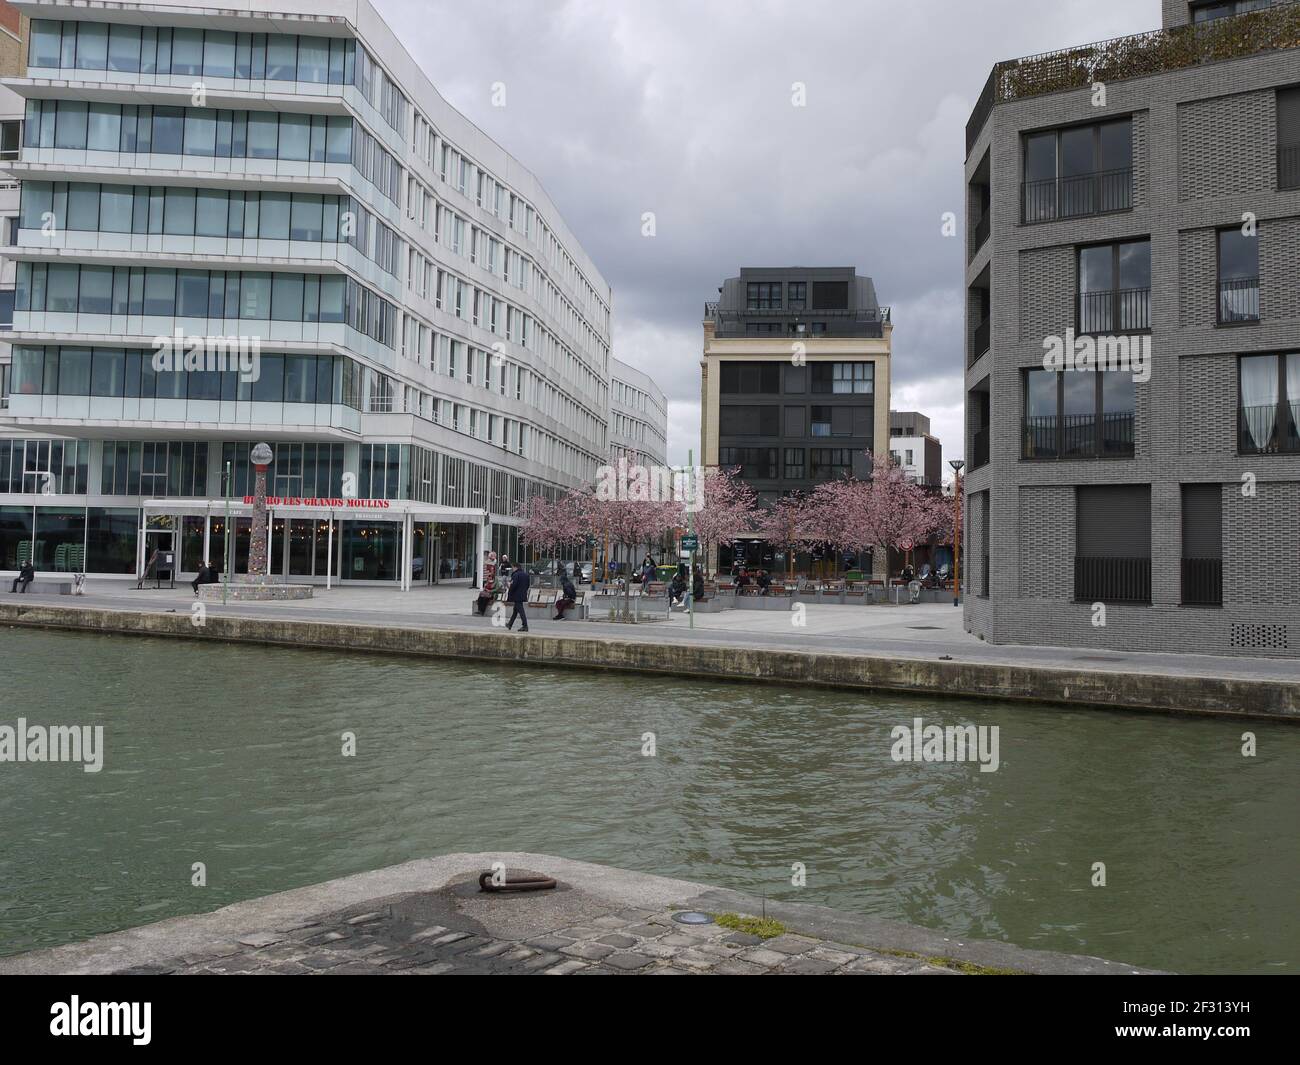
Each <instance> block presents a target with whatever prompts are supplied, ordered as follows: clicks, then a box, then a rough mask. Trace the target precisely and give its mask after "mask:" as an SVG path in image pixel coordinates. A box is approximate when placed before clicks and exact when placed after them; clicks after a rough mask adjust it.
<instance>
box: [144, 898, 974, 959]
mask: <svg viewBox="0 0 1300 1065" xmlns="http://www.w3.org/2000/svg"><path fill="white" fill-rule="evenodd" d="M454 894H455V893H454V892H453V893H448V892H445V891H444V892H430V893H423V894H422V895H415V896H407V897H405V898H403V899H398V900H395V901H393V902H390V903H388V904H384V905H379V906H377V908H374V909H370V910H365V911H356V910H345V911H342V912H340V913H335V914H330V915H324V916H322V917H321V918H320V920H318V921H312V922H311V923H308V924H303V925H300V926H298V927H295V928H287V929H284V930H282V931H276V932H258V933H254V934H251V935H248V936H245V937H243V938H241V939H238V940H233V941H230V942H224V943H214V944H212V945H211V946H209V947H207V948H205V949H203V950H200V951H198V952H196V953H194V954H187V955H185V956H183V957H179V958H172V959H168V960H165V961H162V962H159V963H156V964H147V965H137V966H133V967H131V968H126V969H121V970H118V972H119V973H122V974H164V973H171V974H176V975H206V974H212V975H220V976H227V975H255V976H258V975H318V976H319V975H324V976H342V975H370V974H379V975H399V976H431V975H439V974H464V975H492V974H518V975H536V974H542V975H547V976H568V975H591V976H594V975H598V974H607V975H628V974H636V975H641V976H689V975H692V974H695V975H700V974H721V975H732V976H747V975H755V976H758V975H764V974H774V973H776V974H790V975H822V974H830V973H834V974H843V975H871V974H876V975H881V974H917V975H922V974H936V975H937V974H946V975H956V971H955V970H953V969H948V968H942V967H938V966H935V965H932V964H929V963H928V962H927V961H925V960H924V959H920V958H908V957H898V956H895V955H889V954H882V953H878V952H875V951H871V950H866V949H864V948H862V947H856V946H849V945H847V944H843V943H833V942H828V941H824V940H820V939H814V938H809V937H806V936H801V935H796V934H790V933H787V934H785V935H781V936H778V937H776V938H773V939H760V938H759V937H758V936H754V935H749V934H746V933H741V932H735V931H731V930H729V929H726V928H723V927H721V926H719V925H716V924H713V925H702V926H687V925H682V924H678V923H676V922H674V921H673V920H672V916H671V913H672V911H669V910H663V911H659V912H655V911H652V910H638V909H631V910H609V911H608V912H605V913H603V914H601V915H599V916H595V917H588V918H587V919H585V920H584V922H583V923H581V924H576V925H565V926H563V927H559V928H556V929H554V930H548V931H546V932H544V933H541V934H535V935H525V936H524V937H523V938H504V937H501V936H496V935H491V934H486V933H485V931H483V929H482V926H481V925H480V926H478V927H477V929H476V928H475V927H474V925H475V922H473V921H468V920H466V919H465V918H464V916H463V915H461V914H459V913H457V912H456V904H455V900H454V898H452V897H451V896H452V895H454ZM461 894H462V895H464V892H461ZM438 896H441V898H439V897H438ZM480 898H482V896H480ZM519 901H520V900H519V899H518V898H511V899H505V898H502V904H503V905H507V906H509V905H513V904H516V903H518V902H519ZM431 904H432V905H431ZM431 914H436V915H437V916H436V917H434V918H433V919H432V920H431V919H430V915H431ZM438 922H441V923H438ZM457 925H460V926H461V927H457Z"/></svg>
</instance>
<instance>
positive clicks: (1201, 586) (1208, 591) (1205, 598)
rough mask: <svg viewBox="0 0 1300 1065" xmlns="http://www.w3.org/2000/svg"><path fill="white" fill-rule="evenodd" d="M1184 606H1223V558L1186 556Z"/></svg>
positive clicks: (1183, 572) (1183, 578) (1183, 569)
mask: <svg viewBox="0 0 1300 1065" xmlns="http://www.w3.org/2000/svg"><path fill="white" fill-rule="evenodd" d="M1182 582H1183V587H1182V603H1183V606H1223V559H1221V558H1185V559H1183V566H1182Z"/></svg>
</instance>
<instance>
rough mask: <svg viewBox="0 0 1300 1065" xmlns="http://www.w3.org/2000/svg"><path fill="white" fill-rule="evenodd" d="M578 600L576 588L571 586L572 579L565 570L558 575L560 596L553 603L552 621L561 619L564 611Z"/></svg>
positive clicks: (569, 608)
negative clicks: (553, 615) (553, 613)
mask: <svg viewBox="0 0 1300 1065" xmlns="http://www.w3.org/2000/svg"><path fill="white" fill-rule="evenodd" d="M577 601H578V592H577V589H575V588H574V587H573V580H572V579H571V578H570V577H569V574H568V572H567V571H566V572H565V573H564V574H563V575H562V576H561V577H560V598H559V599H558V600H557V601H556V603H555V617H553V618H552V619H551V620H552V621H563V620H564V612H565V611H566V610H571V609H572V608H573V605H574V604H575V603H576V602H577Z"/></svg>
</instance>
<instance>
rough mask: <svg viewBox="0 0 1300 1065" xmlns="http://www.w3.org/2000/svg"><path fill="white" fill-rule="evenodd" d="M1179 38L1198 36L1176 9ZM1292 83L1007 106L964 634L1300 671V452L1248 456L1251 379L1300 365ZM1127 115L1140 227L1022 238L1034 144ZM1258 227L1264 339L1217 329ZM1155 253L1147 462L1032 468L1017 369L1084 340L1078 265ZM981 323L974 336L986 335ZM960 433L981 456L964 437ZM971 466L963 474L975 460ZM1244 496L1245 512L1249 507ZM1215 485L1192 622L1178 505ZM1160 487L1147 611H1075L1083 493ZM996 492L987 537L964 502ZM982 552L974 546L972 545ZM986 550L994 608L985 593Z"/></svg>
mask: <svg viewBox="0 0 1300 1065" xmlns="http://www.w3.org/2000/svg"><path fill="white" fill-rule="evenodd" d="M1165 9H1166V10H1165V17H1166V24H1167V25H1173V24H1179V23H1182V22H1186V21H1187V8H1186V4H1185V3H1184V4H1172V5H1171V4H1170V3H1166V4H1165ZM1297 84H1300V48H1297V49H1289V50H1272V51H1261V52H1260V53H1259V54H1257V55H1253V56H1249V57H1246V58H1242V59H1235V60H1230V61H1225V62H1217V63H1207V64H1203V65H1201V66H1197V67H1191V68H1186V69H1181V70H1173V71H1170V72H1168V73H1165V74H1160V75H1156V76H1152V77H1144V78H1133V79H1129V80H1120V79H1111V80H1110V81H1109V82H1108V84H1107V102H1106V106H1105V108H1102V109H1099V108H1097V107H1094V106H1093V102H1092V94H1091V92H1090V91H1089V90H1087V89H1075V90H1068V91H1062V92H1055V93H1049V94H1045V95H1041V96H1030V97H1025V98H1022V99H1017V100H1011V101H1005V102H1002V103H999V104H997V105H996V106H995V107H994V108H993V110H992V112H991V114H990V117H989V120H988V121H987V122H986V123H985V126H984V128H983V130H982V131H981V132H980V133H979V136H978V137H977V138H976V139H975V141H974V143H973V147H972V149H971V151H970V153H969V155H968V158H967V162H966V177H967V181H968V183H969V182H971V181H972V179H974V178H975V176H976V175H977V174H979V175H981V176H982V175H985V174H987V175H988V179H987V180H988V183H989V186H990V197H991V204H992V207H991V210H992V227H991V231H990V235H989V237H988V239H987V240H986V241H985V242H984V244H983V246H982V247H979V248H975V249H974V250H973V252H972V254H970V255H969V256H968V262H967V268H966V280H967V285H968V287H969V286H973V285H975V284H976V283H977V282H978V283H979V284H984V283H985V279H986V278H987V279H989V280H988V284H990V285H991V288H990V303H991V316H992V342H991V345H990V349H989V351H988V352H986V353H984V354H983V355H981V356H980V357H979V358H978V359H976V360H974V361H973V362H970V360H968V366H967V370H966V387H967V393H968V395H967V406H966V409H967V414H968V418H970V417H973V415H974V412H975V411H977V410H978V409H979V408H978V404H977V400H976V398H975V393H976V392H977V391H987V392H988V393H989V397H990V401H989V406H990V409H989V428H990V441H989V462H988V463H987V464H985V465H982V466H979V467H976V468H974V469H971V468H970V467H969V466H968V468H967V477H966V478H965V487H966V491H967V494H968V500H967V507H966V511H965V513H966V525H967V529H966V532H965V533H964V536H965V537H966V538H967V542H968V544H969V545H970V547H971V554H969V555H968V556H967V560H966V564H965V565H964V567H963V569H964V571H965V572H966V574H967V575H968V577H969V578H970V581H969V582H968V583H967V585H966V592H967V594H966V596H965V597H964V599H963V602H964V604H965V621H966V627H967V628H968V629H969V630H970V631H971V632H973V633H976V634H978V635H980V636H982V637H983V638H985V639H987V640H989V641H990V642H992V643H1023V644H1049V645H1052V644H1055V645H1064V646H1077V647H1089V648H1113V649H1128V650H1149V651H1184V652H1199V653H1209V654H1243V655H1275V656H1286V657H1297V656H1300V596H1298V595H1297V593H1296V591H1295V584H1296V578H1295V574H1296V572H1297V565H1298V564H1300V453H1295V452H1292V453H1279V454H1254V453H1250V454H1240V453H1238V431H1237V429H1238V407H1239V403H1240V398H1239V387H1238V359H1239V357H1240V356H1241V355H1247V354H1254V353H1280V352H1294V351H1300V190H1288V189H1279V188H1278V180H1277V152H1276V149H1277V131H1276V106H1275V98H1276V96H1275V92H1276V89H1278V88H1279V87H1285V86H1291V85H1297ZM1123 117H1130V118H1131V119H1132V122H1133V169H1134V174H1133V186H1132V207H1131V209H1127V210H1120V211H1114V212H1112V213H1107V214H1095V215H1091V216H1086V217H1075V218H1069V219H1060V220H1052V221H1044V222H1037V223H1034V224H1024V223H1022V222H1021V221H1020V219H1021V182H1022V180H1023V178H1024V174H1023V157H1022V155H1023V148H1022V145H1023V139H1022V138H1023V134H1025V133H1027V132H1033V131H1038V130H1048V129H1053V128H1058V127H1064V126H1069V125H1075V124H1081V123H1090V122H1097V121H1099V120H1106V119H1112V118H1123ZM1247 212H1249V213H1250V214H1252V215H1253V216H1254V217H1255V219H1256V220H1257V222H1258V226H1259V235H1260V244H1259V264H1260V270H1259V273H1260V284H1259V287H1260V297H1259V304H1260V320H1259V321H1257V322H1249V323H1245V324H1233V325H1219V324H1218V300H1219V296H1218V247H1217V237H1216V230H1217V229H1218V228H1220V227H1227V226H1239V225H1241V224H1242V216H1243V214H1245V213H1247ZM1142 237H1149V238H1150V241H1151V290H1150V325H1151V330H1150V332H1151V338H1150V339H1151V344H1152V352H1153V366H1152V373H1151V378H1150V380H1149V381H1147V382H1145V383H1138V384H1137V385H1136V409H1135V413H1134V440H1135V446H1134V454H1133V456H1132V457H1122V458H1113V457H1112V458H1088V459H1069V460H1064V459H1062V460H1044V459H1026V458H1022V455H1021V452H1022V437H1023V431H1022V424H1021V419H1022V416H1023V414H1024V371H1025V370H1026V369H1028V368H1032V367H1041V365H1042V358H1043V346H1042V344H1043V338H1044V336H1047V335H1053V334H1060V333H1062V332H1063V331H1064V329H1065V328H1067V327H1068V326H1070V325H1072V324H1074V319H1075V305H1076V292H1077V284H1078V281H1077V278H1076V273H1077V270H1076V266H1075V263H1076V257H1077V250H1078V248H1079V247H1080V246H1083V245H1089V244H1101V243H1108V242H1112V241H1125V240H1132V239H1135V238H1142ZM974 324H975V323H974V322H971V321H969V320H968V330H969V329H970V328H971V327H972V326H973V325H974ZM972 431H973V429H970V428H968V433H967V444H968V447H969V446H970V440H971V432H972ZM967 457H968V458H969V457H970V452H969V451H968V455H967ZM1243 479H1245V480H1248V481H1252V482H1253V483H1254V485H1255V488H1256V492H1255V494H1254V495H1253V496H1250V495H1243V494H1242V490H1241V489H1242V484H1243ZM1198 483H1199V484H1204V483H1209V484H1218V485H1222V486H1223V492H1224V495H1223V509H1222V528H1221V535H1222V565H1223V581H1222V591H1223V595H1222V598H1223V603H1222V606H1208V607H1207V606H1184V605H1182V592H1183V589H1182V486H1183V485H1185V484H1198ZM1125 484H1129V485H1133V484H1137V485H1147V486H1149V487H1150V489H1151V545H1150V548H1151V550H1150V554H1151V597H1150V598H1151V601H1150V603H1149V604H1145V603H1120V602H1116V603H1108V604H1107V612H1106V624H1105V625H1104V626H1097V625H1094V624H1093V623H1092V609H1091V604H1089V603H1084V602H1074V557H1075V536H1076V514H1075V508H1076V492H1077V488H1078V487H1079V486H1085V485H1125ZM984 493H987V494H988V499H989V514H990V519H989V523H988V529H987V530H985V529H983V528H982V527H981V524H982V523H981V522H980V519H979V518H978V517H977V516H976V517H973V515H974V514H976V513H977V512H976V511H975V510H974V509H973V507H972V505H971V504H972V503H973V502H974V500H975V498H976V497H979V496H981V495H983V494H984ZM972 537H974V539H972ZM985 538H987V543H988V553H989V555H990V574H991V588H990V595H989V597H988V598H980V597H979V596H977V595H975V594H974V593H975V590H976V588H977V585H976V584H975V583H974V581H975V579H976V578H977V576H978V574H979V570H978V565H979V560H978V556H976V555H975V554H974V549H975V548H976V547H977V546H978V547H980V548H982V546H983V542H984V540H985Z"/></svg>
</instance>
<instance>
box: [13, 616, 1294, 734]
mask: <svg viewBox="0 0 1300 1065" xmlns="http://www.w3.org/2000/svg"><path fill="white" fill-rule="evenodd" d="M0 623H7V624H14V625H30V626H35V627H40V628H52V629H68V630H75V631H85V632H113V633H124V634H133V635H141V636H170V637H181V638H186V639H197V640H223V641H234V642H249V643H259V644H281V645H284V646H288V647H314V648H325V649H336V650H345V651H369V652H376V653H381V654H405V655H427V656H431V657H440V658H457V659H472V660H481V661H494V662H512V663H518V664H523V665H540V666H546V667H548V668H549V667H554V666H556V665H569V666H576V667H584V668H593V669H601V670H609V669H618V670H628V671H633V672H639V673H664V674H670V675H672V676H675V677H679V678H680V677H705V678H709V679H712V680H717V679H733V680H747V681H754V680H758V681H766V682H773V681H775V682H779V683H790V684H815V685H821V686H824V687H830V688H840V689H851V690H853V689H856V690H879V691H897V692H909V693H913V694H924V695H936V696H949V697H951V696H970V697H975V698H982V699H1005V700H1017V701H1024V702H1038V703H1056V704H1060V705H1066V706H1088V707H1107V708H1122V709H1130V710H1154V711H1179V712H1186V713H1197V714H1216V715H1229V716H1236V717H1255V718H1269V719H1274V720H1286V721H1296V722H1300V682H1296V681H1289V680H1279V679H1261V680H1252V679H1243V678H1228V677H1205V676H1189V675H1183V674H1167V673H1165V674H1162V673H1152V672H1133V671H1131V672H1113V671H1112V672H1107V671H1102V670H1089V669H1083V668H1048V667H1044V666H1036V665H1008V664H1002V663H989V662H960V661H941V660H937V659H929V658H926V659H921V658H900V657H886V656H883V655H865V654H850V653H827V652H817V651H793V650H784V649H782V650H776V649H771V648H752V647H736V646H718V645H711V644H681V643H672V642H663V643H657V642H653V641H652V639H651V638H646V639H644V640H642V639H638V638H637V636H636V635H635V633H629V635H628V636H626V637H624V636H622V635H621V634H620V635H618V636H584V635H581V634H579V633H574V634H570V633H565V634H564V635H549V634H547V635H543V634H540V633H530V634H528V635H522V634H520V633H506V632H501V631H498V630H496V629H484V630H470V631H465V630H456V629H417V628H396V627H384V626H378V625H362V624H356V623H343V622H327V621H301V620H290V619H281V618H248V617H230V616H226V615H222V614H209V615H208V617H207V620H206V623H205V624H204V625H203V626H201V627H196V626H194V625H193V624H192V623H191V619H190V615H189V613H188V612H186V613H175V614H170V613H145V612H137V611H129V610H110V609H103V608H97V607H86V606H73V605H68V606H63V605H62V604H59V605H53V604H41V605H32V606H26V605H21V604H17V603H14V602H12V601H4V600H0Z"/></svg>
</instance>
